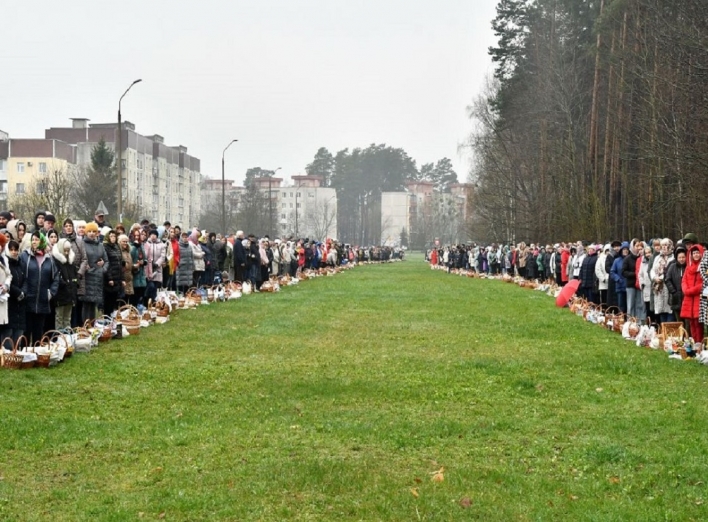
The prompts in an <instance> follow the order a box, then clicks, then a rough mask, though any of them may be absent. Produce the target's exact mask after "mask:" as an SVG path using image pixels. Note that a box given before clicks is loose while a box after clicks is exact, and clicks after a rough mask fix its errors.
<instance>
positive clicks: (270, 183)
mask: <svg viewBox="0 0 708 522" xmlns="http://www.w3.org/2000/svg"><path fill="white" fill-rule="evenodd" d="M280 168H281V167H278V168H277V169H275V170H274V171H273V174H272V175H270V176H268V216H269V221H270V226H269V227H268V237H270V238H271V239H273V237H272V236H274V234H273V194H272V193H271V189H272V187H273V177H274V176H275V173H276V172H278V171H279V170H280Z"/></svg>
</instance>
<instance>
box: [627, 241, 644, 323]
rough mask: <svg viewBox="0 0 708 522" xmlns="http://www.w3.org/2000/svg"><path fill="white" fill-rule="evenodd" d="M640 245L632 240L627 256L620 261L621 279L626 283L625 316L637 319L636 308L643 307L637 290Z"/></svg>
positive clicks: (640, 294)
mask: <svg viewBox="0 0 708 522" xmlns="http://www.w3.org/2000/svg"><path fill="white" fill-rule="evenodd" d="M641 250H642V243H641V241H639V240H638V239H633V240H632V242H631V243H630V248H629V254H628V255H627V257H625V258H624V260H623V261H622V277H624V279H625V280H626V281H627V314H628V315H629V316H631V317H637V307H638V306H639V305H641V306H642V308H643V307H644V301H643V300H642V293H641V290H639V289H638V288H637V259H638V258H639V256H641V255H643V252H641Z"/></svg>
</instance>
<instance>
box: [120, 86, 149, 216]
mask: <svg viewBox="0 0 708 522" xmlns="http://www.w3.org/2000/svg"><path fill="white" fill-rule="evenodd" d="M142 81H143V80H142V79H138V80H135V81H134V82H133V83H131V84H130V85H129V86H128V88H127V89H126V90H125V92H124V93H123V96H121V97H120V99H119V100H118V139H117V140H116V145H117V147H118V222H119V223H120V222H122V221H123V143H122V141H123V119H122V118H121V114H120V103H121V102H122V101H123V98H124V97H125V95H126V94H128V91H129V90H130V89H132V88H133V85H135V84H136V83H140V82H142Z"/></svg>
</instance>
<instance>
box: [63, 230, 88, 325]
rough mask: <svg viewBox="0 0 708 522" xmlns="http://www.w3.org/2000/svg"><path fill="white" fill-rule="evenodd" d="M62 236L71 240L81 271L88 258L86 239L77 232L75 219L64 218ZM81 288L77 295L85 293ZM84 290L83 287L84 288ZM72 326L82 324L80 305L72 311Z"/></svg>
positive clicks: (78, 267)
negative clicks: (85, 245) (85, 246)
mask: <svg viewBox="0 0 708 522" xmlns="http://www.w3.org/2000/svg"><path fill="white" fill-rule="evenodd" d="M85 227H86V224H85V223H84V229H85ZM59 237H60V238H64V239H66V240H68V241H69V245H70V246H71V251H72V252H73V253H74V255H73V259H74V268H75V269H76V273H77V274H78V273H79V270H80V268H81V265H82V264H83V263H84V261H85V260H86V249H85V248H84V240H83V239H82V238H81V237H80V236H79V235H78V234H77V231H76V229H75V223H74V221H73V220H71V219H69V218H66V219H65V220H64V223H63V224H62V229H61V234H60V235H59ZM78 291H79V288H78V287H77V296H78V295H83V294H78ZM82 291H83V289H82ZM71 326H72V327H77V326H81V307H80V306H74V307H73V308H72V312H71Z"/></svg>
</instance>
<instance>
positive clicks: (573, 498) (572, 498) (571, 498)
mask: <svg viewBox="0 0 708 522" xmlns="http://www.w3.org/2000/svg"><path fill="white" fill-rule="evenodd" d="M568 498H569V499H570V500H578V497H577V495H570V496H569V497H568Z"/></svg>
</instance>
